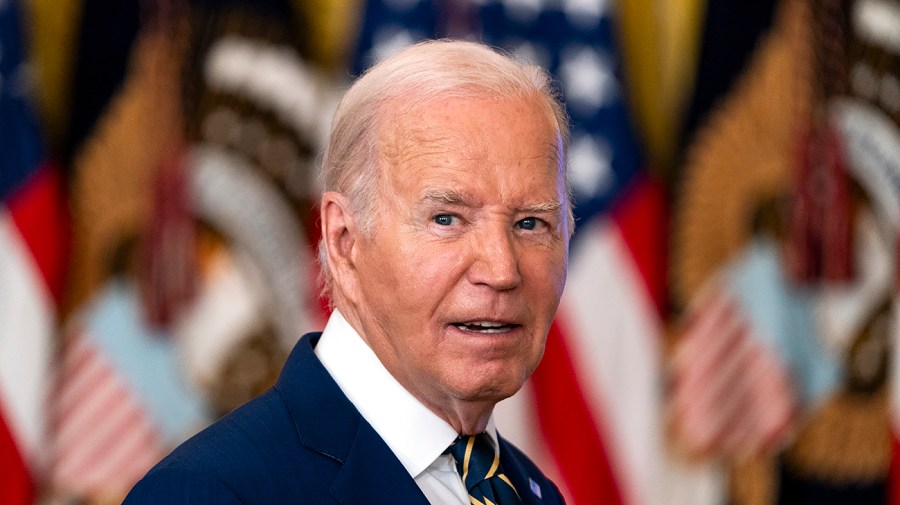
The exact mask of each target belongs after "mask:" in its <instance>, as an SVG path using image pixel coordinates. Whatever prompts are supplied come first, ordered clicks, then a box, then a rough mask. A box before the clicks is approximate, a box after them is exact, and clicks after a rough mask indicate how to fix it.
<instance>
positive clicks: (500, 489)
mask: <svg viewBox="0 0 900 505" xmlns="http://www.w3.org/2000/svg"><path fill="white" fill-rule="evenodd" d="M449 452H450V454H452V455H453V459H455V460H456V470H457V471H458V472H459V475H460V476H462V481H463V484H465V486H466V490H467V491H468V492H469V501H470V502H471V503H472V505H521V504H522V500H521V499H520V498H519V494H518V492H517V491H516V488H515V487H513V485H512V482H510V481H509V478H507V477H506V475H504V474H503V470H502V469H501V468H500V453H499V451H496V450H494V446H493V445H492V444H491V440H490V437H488V434H487V433H479V434H478V435H472V436H466V435H460V436H459V437H457V438H456V441H455V442H453V445H451V446H450V448H449Z"/></svg>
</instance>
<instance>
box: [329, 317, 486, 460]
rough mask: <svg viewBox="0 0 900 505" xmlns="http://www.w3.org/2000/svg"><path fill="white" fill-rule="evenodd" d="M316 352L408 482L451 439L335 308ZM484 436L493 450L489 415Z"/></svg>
mask: <svg viewBox="0 0 900 505" xmlns="http://www.w3.org/2000/svg"><path fill="white" fill-rule="evenodd" d="M315 353H316V355H317V356H318V357H319V360H320V361H321V362H322V365H323V366H325V369H326V370H328V373H330V374H331V377H332V378H334V381H335V382H337V384H338V386H339V387H340V388H341V391H343V392H344V394H345V395H346V396H347V398H348V399H350V401H351V402H352V403H353V405H354V406H355V407H356V408H357V410H359V412H360V414H362V416H363V418H365V420H366V421H367V422H368V423H369V424H370V425H371V426H372V428H374V429H375V431H376V432H377V433H378V434H379V435H380V436H381V438H382V439H384V441H385V443H387V445H388V447H389V448H390V449H391V451H392V452H393V453H394V455H396V456H397V459H399V460H400V463H402V464H403V467H404V468H406V470H407V471H408V472H409V474H410V475H411V476H412V477H413V478H415V477H417V476H418V475H419V474H420V473H422V472H423V471H424V470H426V469H427V468H428V467H429V466H430V465H431V464H432V463H433V462H434V461H435V460H436V459H437V458H438V457H440V456H441V454H442V453H443V452H444V450H445V449H446V448H447V447H448V446H449V445H450V444H451V443H453V441H454V440H455V439H456V437H457V433H456V430H454V429H453V427H452V426H450V424H449V423H447V422H446V421H444V420H443V419H441V418H440V417H438V416H437V414H435V413H434V412H432V411H431V410H429V409H428V408H427V407H425V406H424V405H422V403H420V402H419V401H418V400H417V399H416V398H415V397H414V396H413V395H412V394H410V393H409V391H407V390H406V389H405V388H404V387H403V386H402V385H400V383H399V382H397V380H396V379H394V377H393V376H392V375H391V374H390V372H388V371H387V369H386V368H385V367H384V365H383V364H382V363H381V361H380V360H379V359H378V356H376V355H375V352H374V351H372V349H371V348H370V347H369V346H368V345H367V344H366V342H365V341H364V340H363V339H362V337H361V336H360V335H359V333H358V332H357V331H356V330H355V329H354V328H353V327H352V326H350V323H348V322H347V320H346V319H344V317H343V316H342V315H341V313H340V312H339V311H338V310H337V309H335V310H334V312H332V313H331V317H330V318H329V319H328V323H327V324H326V325H325V329H324V330H323V331H322V336H321V337H320V338H319V343H318V344H317V345H316V348H315ZM487 432H488V434H489V435H490V437H491V439H492V441H493V442H494V444H495V446H496V444H497V434H496V429H495V427H494V419H493V416H492V417H491V419H490V420H489V422H488V429H487Z"/></svg>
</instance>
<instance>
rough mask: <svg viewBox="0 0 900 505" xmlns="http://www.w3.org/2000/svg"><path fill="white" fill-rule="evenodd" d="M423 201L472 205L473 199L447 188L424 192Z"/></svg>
mask: <svg viewBox="0 0 900 505" xmlns="http://www.w3.org/2000/svg"><path fill="white" fill-rule="evenodd" d="M421 200H422V201H423V202H424V201H431V202H437V203H443V204H447V205H472V199H471V198H469V197H467V196H466V195H464V194H463V193H460V192H459V191H456V190H453V189H446V188H431V189H426V190H425V191H423V192H422V198H421Z"/></svg>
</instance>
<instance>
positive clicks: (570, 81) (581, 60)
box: [559, 46, 618, 116]
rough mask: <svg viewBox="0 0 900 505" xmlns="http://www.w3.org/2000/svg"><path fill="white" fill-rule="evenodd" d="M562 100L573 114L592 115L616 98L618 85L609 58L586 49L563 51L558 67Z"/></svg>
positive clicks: (571, 48) (593, 50)
mask: <svg viewBox="0 0 900 505" xmlns="http://www.w3.org/2000/svg"><path fill="white" fill-rule="evenodd" d="M559 73H560V80H561V81H562V84H563V87H564V89H565V94H566V101H568V102H569V106H570V107H571V108H572V109H573V111H574V112H578V113H580V114H581V115H583V116H589V115H592V114H594V113H595V112H596V111H597V109H599V108H600V107H602V106H604V105H606V104H608V103H610V102H612V101H613V100H614V99H615V98H616V96H617V95H618V82H617V81H616V76H615V74H613V71H612V62H611V61H610V58H609V56H607V55H605V54H601V53H599V52H597V51H596V50H595V49H593V48H591V47H588V46H574V47H573V46H570V47H568V48H566V50H565V51H564V52H563V56H562V64H561V65H560V70H559Z"/></svg>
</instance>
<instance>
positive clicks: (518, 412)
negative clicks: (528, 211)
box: [355, 0, 717, 505]
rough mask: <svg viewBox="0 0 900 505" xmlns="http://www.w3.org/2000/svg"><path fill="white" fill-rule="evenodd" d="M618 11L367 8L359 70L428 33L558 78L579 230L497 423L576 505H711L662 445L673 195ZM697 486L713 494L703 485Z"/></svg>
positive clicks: (498, 5)
mask: <svg viewBox="0 0 900 505" xmlns="http://www.w3.org/2000/svg"><path fill="white" fill-rule="evenodd" d="M612 8H613V5H611V2H605V1H599V0H598V1H592V0H582V1H567V2H556V1H531V2H523V1H512V0H504V1H501V0H479V1H474V2H470V1H455V2H425V1H417V0H408V1H398V0H370V1H369V2H367V4H366V15H365V17H364V20H363V26H362V30H361V35H360V44H359V48H358V53H357V60H356V66H355V69H356V71H357V72H360V71H363V70H364V69H365V68H367V67H368V66H369V65H371V64H372V63H374V62H375V61H378V59H380V58H382V57H384V56H385V55H387V54H390V53H391V52H393V51H395V50H396V49H398V48H402V47H404V46H406V45H409V44H412V43H414V42H415V41H417V40H420V39H423V38H434V37H454V38H473V39H477V40H481V41H483V42H486V43H488V44H491V45H493V46H496V47H499V48H502V49H504V50H506V51H509V52H511V53H512V54H514V55H515V56H516V57H519V58H524V59H527V60H529V61H531V62H532V63H534V64H537V65H540V66H543V67H544V68H546V69H547V70H549V71H550V72H551V73H552V74H553V75H554V76H555V77H556V79H557V80H558V83H559V86H560V89H559V91H560V92H561V94H562V96H563V98H564V100H565V102H566V103H567V108H568V113H569V116H570V118H571V122H572V137H571V145H570V150H569V160H568V161H569V174H570V180H571V182H572V185H573V191H574V198H575V217H576V234H575V237H574V238H573V241H572V245H571V251H570V258H569V275H568V280H567V285H566V290H565V292H564V294H563V298H562V301H561V304H560V308H559V312H558V314H557V318H556V320H555V323H554V325H553V328H552V330H551V332H550V335H549V337H548V341H547V346H546V351H545V354H544V358H543V361H542V363H541V365H540V367H539V368H538V370H537V371H536V372H535V374H534V376H533V377H532V378H531V380H530V381H529V383H528V384H526V387H525V388H524V389H523V391H522V392H520V393H519V394H517V395H516V396H514V397H513V398H511V399H510V400H507V401H505V402H503V403H501V404H500V405H499V406H498V412H497V417H498V425H499V427H500V429H501V432H502V433H504V435H505V436H507V437H508V438H510V439H511V440H512V441H514V442H516V443H517V444H518V445H520V446H521V447H522V448H523V449H524V450H525V452H527V453H528V454H531V455H533V456H535V457H536V459H537V460H538V463H539V464H540V465H541V467H542V468H545V469H547V470H548V473H550V474H551V475H552V476H553V478H554V481H555V482H557V483H558V484H559V485H560V487H561V488H562V491H563V493H564V494H565V495H566V497H567V499H568V501H569V502H570V503H613V504H616V503H621V504H629V505H639V504H654V503H694V504H696V503H707V502H711V501H710V500H713V499H715V498H717V493H716V492H715V490H714V491H710V488H709V487H708V484H709V483H710V481H708V480H707V481H703V479H699V478H698V477H697V475H694V474H693V473H691V472H683V471H682V470H681V469H679V470H674V469H675V468H679V467H677V466H675V465H673V464H670V463H671V462H670V461H669V458H668V456H667V455H666V450H665V447H664V437H663V434H662V431H663V430H662V424H663V423H662V418H663V416H662V408H661V404H662V389H661V388H662V381H661V344H662V338H663V324H662V310H663V307H664V293H665V257H664V251H665V249H666V246H665V236H666V202H665V193H664V191H663V188H662V186H661V185H660V184H658V183H656V182H655V181H654V180H653V179H652V178H651V177H649V176H648V174H647V172H646V167H645V161H644V158H643V154H642V150H641V148H640V146H639V143H638V142H637V140H636V138H635V135H634V132H633V130H632V127H631V122H630V119H629V114H628V111H627V108H626V106H625V98H626V96H625V93H626V90H625V88H624V87H623V85H622V84H621V82H620V77H619V76H620V71H621V69H620V63H621V62H620V60H619V56H618V54H619V53H618V48H617V47H616V41H615V38H614V36H613V30H614V26H613V23H614V20H613V18H612V16H611V14H612ZM673 471H678V472H681V473H678V474H677V475H678V477H677V478H673V475H675V474H673ZM698 479H699V480H698ZM701 481H702V482H704V483H705V484H704V485H706V486H707V487H703V486H695V485H694V484H695V482H701ZM672 483H677V484H676V485H677V486H679V487H680V488H679V489H677V490H676V489H674V488H673V487H672V486H671V485H670V484H672ZM698 489H702V490H703V491H702V492H699V494H698V492H695V490H698ZM704 497H705V498H704Z"/></svg>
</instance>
